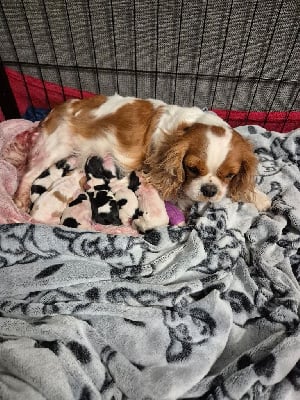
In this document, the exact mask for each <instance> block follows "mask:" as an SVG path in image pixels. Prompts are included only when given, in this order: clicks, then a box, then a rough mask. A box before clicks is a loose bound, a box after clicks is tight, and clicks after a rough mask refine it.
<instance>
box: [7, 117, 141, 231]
mask: <svg viewBox="0 0 300 400" xmlns="http://www.w3.org/2000/svg"><path fill="white" fill-rule="evenodd" d="M36 126H37V123H32V122H30V121H27V120H23V119H12V120H8V121H4V122H1V123H0V224H10V223H26V222H30V223H35V221H34V220H33V219H32V217H31V216H30V215H28V214H26V213H24V212H22V211H20V210H19V209H18V208H17V207H16V205H15V203H14V201H13V196H14V193H15V191H16V189H17V187H18V183H19V180H20V178H21V177H22V175H23V173H24V170H25V167H26V161H27V153H28V150H29V149H30V147H31V145H32V141H33V138H34V136H35V132H36V129H35V128H36ZM11 147H14V148H15V147H17V151H13V152H11V151H8V150H9V149H10V148H11ZM12 154H13V157H12V156H11V155H12ZM94 229H95V230H96V231H99V232H103V233H106V234H115V235H118V234H119V235H130V236H138V232H137V231H136V230H135V229H133V228H131V227H128V226H112V225H100V224H95V226H94Z"/></svg>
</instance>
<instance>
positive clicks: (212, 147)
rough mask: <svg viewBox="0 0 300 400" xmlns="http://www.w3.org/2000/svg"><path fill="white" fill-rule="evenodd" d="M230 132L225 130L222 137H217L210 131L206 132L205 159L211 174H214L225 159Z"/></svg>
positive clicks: (228, 146)
mask: <svg viewBox="0 0 300 400" xmlns="http://www.w3.org/2000/svg"><path fill="white" fill-rule="evenodd" d="M231 138H232V131H231V130H230V129H225V134H224V135H223V136H218V135H216V134H214V133H213V132H211V131H208V132H207V140H208V146H207V159H206V165H207V168H208V170H209V172H210V173H211V174H215V173H216V171H217V169H218V168H219V167H220V165H221V164H222V163H223V161H224V160H225V159H226V157H227V154H228V152H229V150H230V143H231Z"/></svg>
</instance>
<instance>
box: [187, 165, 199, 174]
mask: <svg viewBox="0 0 300 400" xmlns="http://www.w3.org/2000/svg"><path fill="white" fill-rule="evenodd" d="M187 169H188V170H189V171H190V172H191V173H192V174H194V175H199V169H198V168H197V167H190V166H187Z"/></svg>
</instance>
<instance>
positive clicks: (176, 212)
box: [165, 201, 185, 225]
mask: <svg viewBox="0 0 300 400" xmlns="http://www.w3.org/2000/svg"><path fill="white" fill-rule="evenodd" d="M165 207H166V210H167V214H168V216H169V222H170V225H180V224H184V223H185V217H184V213H183V212H182V211H181V210H180V209H179V208H178V207H176V206H175V205H174V204H173V203H170V202H169V201H165Z"/></svg>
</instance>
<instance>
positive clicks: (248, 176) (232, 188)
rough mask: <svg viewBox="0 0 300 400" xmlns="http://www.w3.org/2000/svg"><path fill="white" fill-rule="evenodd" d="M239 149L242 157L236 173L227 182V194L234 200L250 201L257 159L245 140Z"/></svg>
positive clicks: (253, 187)
mask: <svg viewBox="0 0 300 400" xmlns="http://www.w3.org/2000/svg"><path fill="white" fill-rule="evenodd" d="M239 150H240V152H241V157H242V161H241V166H240V170H239V172H238V174H237V175H236V176H235V177H234V178H233V179H232V180H231V182H230V184H229V188H228V195H229V197H231V198H232V199H233V200H234V201H246V202H251V201H252V199H253V193H254V189H255V176H256V172H257V163H258V160H257V158H256V156H255V154H254V152H253V149H252V146H251V144H250V143H249V142H248V141H247V140H245V139H243V142H242V144H241V146H240V148H239Z"/></svg>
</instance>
